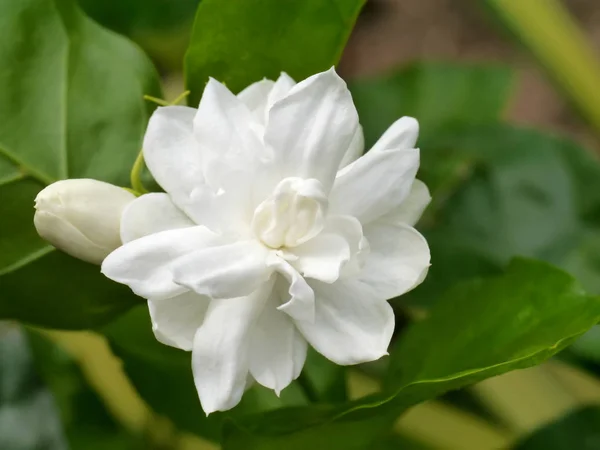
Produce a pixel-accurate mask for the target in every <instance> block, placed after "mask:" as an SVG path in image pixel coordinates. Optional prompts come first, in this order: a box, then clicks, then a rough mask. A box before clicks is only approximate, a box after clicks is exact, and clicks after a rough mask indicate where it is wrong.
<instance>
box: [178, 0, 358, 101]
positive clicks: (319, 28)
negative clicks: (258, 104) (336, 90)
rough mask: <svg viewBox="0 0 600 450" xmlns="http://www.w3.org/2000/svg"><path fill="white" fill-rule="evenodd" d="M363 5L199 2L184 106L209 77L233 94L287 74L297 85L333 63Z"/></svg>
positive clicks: (337, 0) (306, 0)
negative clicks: (254, 84) (188, 94)
mask: <svg viewBox="0 0 600 450" xmlns="http://www.w3.org/2000/svg"><path fill="white" fill-rule="evenodd" d="M364 2H365V0H303V1H301V2H281V1H280V0H228V1H227V2H223V1H220V0H203V1H202V2H201V3H200V6H199V7H198V11H197V13H196V20H195V22H194V28H193V31H192V37H191V41H190V46H189V48H188V51H187V54H186V57H185V75H186V84H187V88H188V89H189V90H190V91H191V94H190V97H189V101H190V104H192V105H197V104H198V102H199V101H200V96H201V95H202V91H203V90H204V86H205V84H206V82H207V81H208V77H209V76H211V77H213V78H216V79H217V80H219V81H222V82H224V83H225V84H227V87H228V88H229V89H231V90H232V91H233V92H238V91H240V90H242V89H243V88H245V87H246V86H248V85H249V84H251V83H253V82H255V81H258V80H260V79H262V78H265V77H266V78H270V79H276V78H277V77H278V76H279V73H280V72H282V71H284V72H287V73H288V74H289V75H290V76H291V77H292V78H295V79H296V80H297V81H300V80H302V79H304V78H306V77H308V76H309V75H312V74H314V73H317V72H322V71H324V70H327V69H329V68H330V67H331V66H333V65H335V64H337V62H338V61H339V59H340V56H341V54H342V50H343V49H344V45H345V44H346V40H347V39H348V36H349V35H350V31H351V30H352V27H353V26H354V22H355V21H356V18H357V16H358V13H359V11H360V9H361V7H362V5H363V4H364Z"/></svg>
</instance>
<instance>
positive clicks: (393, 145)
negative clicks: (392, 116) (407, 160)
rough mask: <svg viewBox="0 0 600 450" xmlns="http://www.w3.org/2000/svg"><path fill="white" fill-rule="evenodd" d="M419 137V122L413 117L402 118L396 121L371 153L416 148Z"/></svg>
mask: <svg viewBox="0 0 600 450" xmlns="http://www.w3.org/2000/svg"><path fill="white" fill-rule="evenodd" d="M418 137H419V122H417V119H414V118H412V117H401V118H400V119H398V120H396V121H395V122H394V123H393V124H392V125H391V126H390V127H389V128H388V129H387V130H386V131H385V133H383V135H382V136H381V137H380V138H379V140H378V141H377V142H376V143H375V145H374V146H373V147H372V148H371V150H370V151H371V152H378V151H385V150H393V149H398V150H400V149H403V148H414V147H415V145H416V143H417V138H418Z"/></svg>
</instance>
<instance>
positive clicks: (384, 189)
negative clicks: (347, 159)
mask: <svg viewBox="0 0 600 450" xmlns="http://www.w3.org/2000/svg"><path fill="white" fill-rule="evenodd" d="M418 168H419V150H417V149H401V150H384V151H376V152H375V151H370V152H368V153H367V154H366V155H364V156H363V157H361V158H359V159H357V160H356V161H355V162H353V163H352V164H350V165H349V166H346V168H344V169H342V170H341V171H340V172H339V173H338V176H337V178H336V180H335V184H334V185H333V189H332V190H331V194H330V196H329V212H330V214H341V215H349V216H354V217H356V218H358V219H359V220H360V221H361V223H362V224H363V225H365V224H367V223H369V222H372V221H373V220H375V219H377V218H379V217H381V216H382V215H384V214H387V213H389V212H390V211H392V210H395V209H397V208H398V206H399V205H400V204H402V202H403V201H404V200H405V199H406V197H407V196H408V193H409V192H410V188H411V186H412V184H413V181H414V179H415V175H416V173H417V169H418Z"/></svg>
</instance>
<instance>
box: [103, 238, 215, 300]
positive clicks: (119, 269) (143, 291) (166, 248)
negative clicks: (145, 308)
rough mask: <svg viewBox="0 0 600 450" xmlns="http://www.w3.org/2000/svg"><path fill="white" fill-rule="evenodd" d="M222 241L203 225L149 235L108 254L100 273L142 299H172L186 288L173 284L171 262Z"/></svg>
mask: <svg viewBox="0 0 600 450" xmlns="http://www.w3.org/2000/svg"><path fill="white" fill-rule="evenodd" d="M221 240H222V238H220V237H219V236H217V235H215V234H214V233H212V232H211V231H210V230H208V229H207V228H205V227H202V226H196V227H191V228H181V229H177V230H168V231H162V232H160V233H156V234H151V235H149V236H145V237H143V238H140V239H136V240H134V241H131V242H129V243H127V244H125V245H123V246H122V247H119V248H118V249H116V250H115V251H114V252H112V253H111V254H110V255H108V256H107V257H106V259H105V260H104V261H103V262H102V273H103V274H104V275H106V276H107V277H108V278H110V279H111V280H114V281H117V282H119V283H123V284H126V285H128V286H129V287H130V288H131V289H132V290H133V292H135V293H136V294H137V295H139V296H141V297H144V298H152V299H163V298H169V297H174V296H175V295H179V294H183V293H184V292H186V291H187V290H188V289H187V288H186V287H184V286H181V285H179V284H176V283H175V282H173V273H172V265H173V262H174V261H175V260H177V259H178V258H180V257H182V256H183V255H185V254H187V253H189V252H191V251H194V250H196V249H201V248H204V247H209V246H212V245H216V244H218V243H221Z"/></svg>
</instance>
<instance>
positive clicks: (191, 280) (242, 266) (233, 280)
mask: <svg viewBox="0 0 600 450" xmlns="http://www.w3.org/2000/svg"><path fill="white" fill-rule="evenodd" d="M267 255H268V250H267V249H266V247H264V246H263V245H262V244H260V243H258V242H257V241H254V240H252V241H240V242H236V243H233V244H228V245H223V246H218V247H210V248H204V249H201V250H198V251H195V252H192V253H190V254H188V255H186V256H184V257H182V258H180V259H179V260H178V261H176V262H175V263H174V264H173V266H172V271H173V280H174V281H175V283H177V284H180V285H182V286H185V287H186V288H188V289H191V290H193V291H195V292H196V293H198V294H201V295H206V296H208V297H210V298H212V299H222V298H233V297H242V296H244V295H250V294H251V293H252V292H254V291H255V290H256V289H258V287H259V286H260V285H262V284H263V283H265V282H266V281H267V280H268V279H269V277H270V276H271V273H272V270H271V269H270V268H269V267H267V263H266V258H267Z"/></svg>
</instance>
